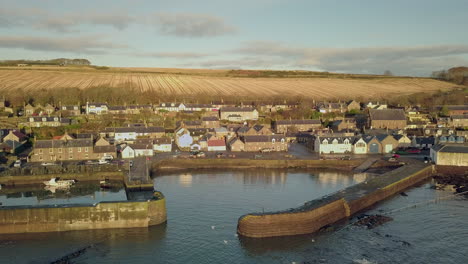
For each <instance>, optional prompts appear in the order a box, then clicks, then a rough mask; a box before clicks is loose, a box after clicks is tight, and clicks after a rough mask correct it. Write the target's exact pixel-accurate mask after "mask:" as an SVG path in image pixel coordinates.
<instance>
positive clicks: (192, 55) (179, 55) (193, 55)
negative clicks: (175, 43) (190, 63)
mask: <svg viewBox="0 0 468 264" xmlns="http://www.w3.org/2000/svg"><path fill="white" fill-rule="evenodd" d="M128 55H130V56H136V57H153V58H174V59H197V58H204V57H209V56H213V54H208V53H198V52H134V53H129V54H128Z"/></svg>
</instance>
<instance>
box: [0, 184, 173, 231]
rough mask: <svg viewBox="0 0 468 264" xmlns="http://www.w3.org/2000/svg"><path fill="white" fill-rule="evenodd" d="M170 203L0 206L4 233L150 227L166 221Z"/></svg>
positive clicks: (157, 197) (160, 198) (161, 200)
mask: <svg viewBox="0 0 468 264" xmlns="http://www.w3.org/2000/svg"><path fill="white" fill-rule="evenodd" d="M166 218H167V216H166V200H165V198H164V196H163V195H162V193H160V192H155V193H154V197H153V199H150V200H145V201H122V202H101V203H97V204H89V205H88V204H85V205H79V204H76V205H58V206H16V207H13V206H11V207H0V234H7V233H35V232H58V231H71V230H86V229H106V228H134V227H148V226H152V225H157V224H161V223H164V222H166Z"/></svg>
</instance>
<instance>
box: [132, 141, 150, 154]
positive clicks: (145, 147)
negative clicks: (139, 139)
mask: <svg viewBox="0 0 468 264" xmlns="http://www.w3.org/2000/svg"><path fill="white" fill-rule="evenodd" d="M132 148H133V149H134V150H135V157H140V156H146V157H151V156H154V150H153V145H151V144H133V145H132Z"/></svg>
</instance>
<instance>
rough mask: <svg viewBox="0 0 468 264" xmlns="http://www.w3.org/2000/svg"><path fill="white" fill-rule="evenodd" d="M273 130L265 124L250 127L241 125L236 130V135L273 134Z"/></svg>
mask: <svg viewBox="0 0 468 264" xmlns="http://www.w3.org/2000/svg"><path fill="white" fill-rule="evenodd" d="M273 134H274V133H273V131H272V130H271V129H270V128H268V127H267V126H265V125H254V126H252V127H249V126H243V127H240V128H239V129H238V130H237V135H238V136H254V135H273Z"/></svg>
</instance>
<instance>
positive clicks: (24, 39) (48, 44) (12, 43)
mask: <svg viewBox="0 0 468 264" xmlns="http://www.w3.org/2000/svg"><path fill="white" fill-rule="evenodd" d="M0 47H1V48H21V49H25V50H34V51H55V52H69V53H80V54H106V53H108V50H109V49H118V48H127V46H125V45H116V44H113V43H110V42H105V41H102V40H101V39H100V37H97V36H81V37H69V38H50V37H48V38H45V37H29V36H0Z"/></svg>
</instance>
